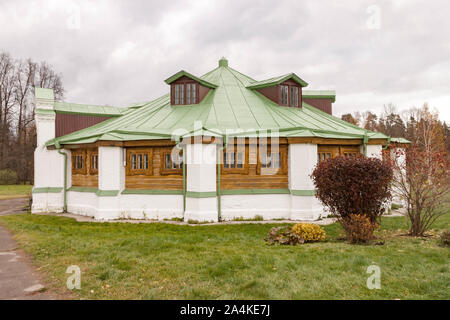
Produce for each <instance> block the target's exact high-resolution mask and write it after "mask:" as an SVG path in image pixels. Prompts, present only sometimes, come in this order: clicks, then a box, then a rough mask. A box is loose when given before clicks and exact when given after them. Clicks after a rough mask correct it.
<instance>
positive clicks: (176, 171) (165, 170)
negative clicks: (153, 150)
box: [159, 148, 183, 176]
mask: <svg viewBox="0 0 450 320" xmlns="http://www.w3.org/2000/svg"><path fill="white" fill-rule="evenodd" d="M172 150H173V148H161V149H160V151H159V154H160V164H161V165H160V173H161V175H164V176H167V175H182V174H183V164H182V165H181V167H180V168H176V169H173V168H166V156H167V155H170V163H171V164H172V163H173V162H172ZM180 154H181V156H183V150H180Z"/></svg>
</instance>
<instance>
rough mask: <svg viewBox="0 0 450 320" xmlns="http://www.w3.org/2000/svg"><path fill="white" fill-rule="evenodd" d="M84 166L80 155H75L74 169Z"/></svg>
mask: <svg viewBox="0 0 450 320" xmlns="http://www.w3.org/2000/svg"><path fill="white" fill-rule="evenodd" d="M83 167H84V159H83V156H82V155H76V156H75V169H83Z"/></svg>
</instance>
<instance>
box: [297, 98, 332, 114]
mask: <svg viewBox="0 0 450 320" xmlns="http://www.w3.org/2000/svg"><path fill="white" fill-rule="evenodd" d="M303 101H304V102H306V103H307V104H309V105H312V106H313V107H316V108H317V109H320V110H322V111H323V112H326V113H329V114H333V108H332V103H333V102H332V101H331V99H308V98H303Z"/></svg>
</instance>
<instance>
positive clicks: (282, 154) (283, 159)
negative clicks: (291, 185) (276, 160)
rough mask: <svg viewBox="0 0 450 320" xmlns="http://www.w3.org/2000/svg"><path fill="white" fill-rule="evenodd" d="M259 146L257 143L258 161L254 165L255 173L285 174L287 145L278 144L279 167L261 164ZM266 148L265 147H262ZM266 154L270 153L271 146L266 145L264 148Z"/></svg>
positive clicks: (286, 172)
mask: <svg viewBox="0 0 450 320" xmlns="http://www.w3.org/2000/svg"><path fill="white" fill-rule="evenodd" d="M260 148H261V146H260V145H258V150H257V152H258V153H257V159H258V163H257V165H256V173H257V174H258V175H277V176H282V175H287V174H288V146H287V145H279V146H278V152H279V153H280V168H279V169H276V171H275V169H273V168H263V167H262V166H261V154H260ZM264 148H266V147H264ZM266 152H267V154H268V153H272V146H270V145H267V149H266Z"/></svg>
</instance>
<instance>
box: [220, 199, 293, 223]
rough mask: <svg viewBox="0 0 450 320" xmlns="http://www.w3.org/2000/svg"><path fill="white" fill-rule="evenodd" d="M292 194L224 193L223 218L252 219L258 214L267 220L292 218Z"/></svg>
mask: <svg viewBox="0 0 450 320" xmlns="http://www.w3.org/2000/svg"><path fill="white" fill-rule="evenodd" d="M290 198H291V195H290V194H254V195H249V194H243V195H222V198H221V200H222V201H221V204H222V219H223V220H233V219H234V218H240V217H242V218H244V219H251V218H254V217H255V216H256V215H258V216H262V217H263V218H264V219H265V220H270V219H289V218H290V212H289V211H290V205H291V204H290Z"/></svg>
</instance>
